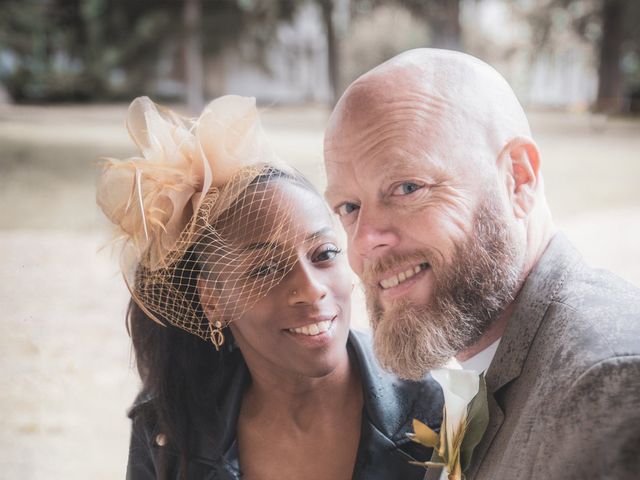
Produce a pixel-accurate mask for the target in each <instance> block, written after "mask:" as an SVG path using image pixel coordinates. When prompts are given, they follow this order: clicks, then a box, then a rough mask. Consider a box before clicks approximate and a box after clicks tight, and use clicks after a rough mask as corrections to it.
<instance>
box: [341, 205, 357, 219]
mask: <svg viewBox="0 0 640 480" xmlns="http://www.w3.org/2000/svg"><path fill="white" fill-rule="evenodd" d="M357 209H358V205H356V204H355V203H348V202H347V203H343V204H342V205H340V206H339V207H338V208H337V213H338V215H339V216H341V217H344V216H346V215H349V214H350V213H353V212H354V211H355V210H357Z"/></svg>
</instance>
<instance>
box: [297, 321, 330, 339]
mask: <svg viewBox="0 0 640 480" xmlns="http://www.w3.org/2000/svg"><path fill="white" fill-rule="evenodd" d="M329 328H331V320H325V321H324V322H318V323H312V324H311V325H305V326H304V327H299V328H290V329H289V331H290V332H291V333H301V334H302V335H309V336H313V335H320V334H321V333H324V332H326V331H328V330H329Z"/></svg>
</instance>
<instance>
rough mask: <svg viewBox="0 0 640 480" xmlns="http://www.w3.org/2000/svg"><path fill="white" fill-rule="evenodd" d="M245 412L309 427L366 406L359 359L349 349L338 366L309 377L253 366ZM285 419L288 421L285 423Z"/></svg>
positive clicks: (303, 428)
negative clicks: (325, 373)
mask: <svg viewBox="0 0 640 480" xmlns="http://www.w3.org/2000/svg"><path fill="white" fill-rule="evenodd" d="M248 367H249V371H250V372H251V378H252V382H251V384H250V385H249V387H248V388H247V391H246V392H245V395H244V398H243V402H242V415H243V416H244V417H245V418H256V419H258V418H262V419H265V418H268V419H269V420H270V421H273V422H276V423H278V424H280V425H281V426H285V425H287V424H288V426H289V427H293V428H297V429H301V430H307V429H308V428H314V425H315V424H316V422H319V421H321V420H322V418H323V417H325V415H326V416H331V417H333V418H335V417H336V415H340V414H341V412H344V413H349V414H351V412H353V411H354V410H360V409H361V408H362V387H361V382H360V373H359V371H358V368H357V364H356V362H355V361H354V360H353V359H352V358H351V356H350V355H349V353H348V352H347V350H346V349H345V355H344V357H343V358H342V359H341V361H340V362H339V363H338V365H337V366H336V368H335V369H334V370H333V371H331V372H330V373H328V374H327V375H324V376H322V377H316V378H313V377H308V376H304V375H300V374H295V373H293V372H288V371H283V370H281V369H278V368H269V367H270V366H268V365H262V366H261V367H258V368H252V367H251V365H250V364H249V362H248ZM283 422H284V423H283Z"/></svg>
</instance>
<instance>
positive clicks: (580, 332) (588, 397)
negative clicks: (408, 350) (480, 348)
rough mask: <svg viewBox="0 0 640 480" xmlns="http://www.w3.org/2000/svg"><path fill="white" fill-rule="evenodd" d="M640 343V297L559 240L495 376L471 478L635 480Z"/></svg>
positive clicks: (531, 288)
mask: <svg viewBox="0 0 640 480" xmlns="http://www.w3.org/2000/svg"><path fill="white" fill-rule="evenodd" d="M639 339H640V291H638V289H636V288H635V287H633V286H631V285H629V284H628V283H626V282H624V281H623V280H621V279H619V278H617V277H615V276H614V275H612V274H610V273H608V272H605V271H602V270H596V269H592V268H590V267H589V266H587V265H586V264H585V263H584V261H583V260H582V258H581V256H580V255H579V254H578V253H577V252H576V251H575V250H574V249H573V247H572V246H571V245H570V244H569V242H568V241H567V240H566V239H565V238H564V237H562V236H557V237H556V238H554V239H553V241H552V242H551V244H550V245H549V247H548V248H547V251H546V252H545V253H544V255H543V257H542V258H541V259H540V261H539V262H538V265H536V267H535V268H534V270H533V271H532V272H531V274H530V275H529V278H528V279H527V281H526V282H525V285H524V287H523V288H522V290H521V292H520V294H519V296H518V299H517V303H516V307H515V309H514V313H513V314H512V316H511V318H510V320H509V325H508V327H507V330H506V332H505V334H504V336H503V339H502V341H501V344H500V346H499V348H498V351H497V352H496V356H495V358H494V361H493V363H492V364H491V367H490V368H489V371H488V373H487V385H488V386H489V391H490V393H491V394H492V395H491V398H490V399H489V401H490V415H491V421H490V424H489V428H488V429H487V434H485V437H484V438H483V440H482V442H481V444H480V445H479V447H478V455H476V456H474V461H473V464H472V475H470V476H469V478H487V479H488V478H532V479H533V478H547V479H555V478H563V479H573V478H576V479H578V478H580V479H591V478H593V479H596V478H620V479H625V478H637V477H638V472H640V456H638V455H637V453H636V454H634V455H631V454H630V453H629V452H638V451H640V409H638V407H637V406H638V405H640V341H639Z"/></svg>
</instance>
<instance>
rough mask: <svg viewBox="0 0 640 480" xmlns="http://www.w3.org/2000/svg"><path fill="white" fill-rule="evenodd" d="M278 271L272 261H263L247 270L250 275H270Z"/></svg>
mask: <svg viewBox="0 0 640 480" xmlns="http://www.w3.org/2000/svg"><path fill="white" fill-rule="evenodd" d="M277 271H278V265H276V264H274V263H265V264H264V265H259V266H258V267H255V268H254V269H253V270H251V272H249V276H250V277H266V276H268V275H272V274H274V273H276V272H277Z"/></svg>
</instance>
